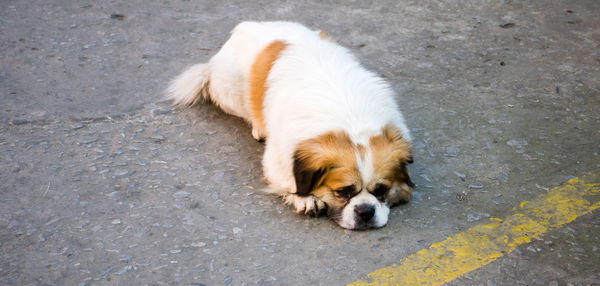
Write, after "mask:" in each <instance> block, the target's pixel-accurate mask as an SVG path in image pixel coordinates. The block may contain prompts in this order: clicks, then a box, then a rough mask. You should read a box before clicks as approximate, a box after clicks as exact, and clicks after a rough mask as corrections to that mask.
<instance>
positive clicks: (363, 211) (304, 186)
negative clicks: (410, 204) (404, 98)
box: [294, 125, 414, 229]
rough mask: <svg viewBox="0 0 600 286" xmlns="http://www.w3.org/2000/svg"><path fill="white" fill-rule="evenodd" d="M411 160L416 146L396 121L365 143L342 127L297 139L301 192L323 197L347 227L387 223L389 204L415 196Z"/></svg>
mask: <svg viewBox="0 0 600 286" xmlns="http://www.w3.org/2000/svg"><path fill="white" fill-rule="evenodd" d="M409 163H412V156H411V145H410V143H408V142H407V141H405V140H404V139H402V135H401V133H400V131H399V130H398V129H396V128H395V127H393V126H391V125H388V126H386V127H384V128H383V129H382V130H381V133H380V134H378V135H376V136H372V137H370V138H369V142H368V144H365V145H361V144H355V143H353V142H352V140H351V139H350V137H349V136H348V135H347V134H346V133H345V132H343V131H338V132H329V133H326V134H323V135H321V136H319V137H316V138H313V139H309V140H306V141H303V142H301V143H300V144H298V146H297V148H296V152H295V154H294V176H295V180H296V193H297V194H298V195H303V196H306V195H309V194H311V195H313V196H316V197H317V198H319V199H321V200H322V201H323V202H324V203H326V204H327V215H328V216H329V217H331V218H332V219H333V220H334V221H336V222H337V223H338V224H339V225H340V226H341V227H343V228H348V229H361V228H368V227H382V226H384V225H385V224H386V223H387V220H388V214H389V211H390V207H391V206H393V205H395V204H398V203H401V202H405V201H407V200H409V199H410V198H411V196H412V188H413V186H414V185H413V183H412V182H411V180H410V177H409V176H408V172H407V169H406V164H409Z"/></svg>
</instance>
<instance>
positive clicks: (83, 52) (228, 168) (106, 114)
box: [0, 0, 600, 285]
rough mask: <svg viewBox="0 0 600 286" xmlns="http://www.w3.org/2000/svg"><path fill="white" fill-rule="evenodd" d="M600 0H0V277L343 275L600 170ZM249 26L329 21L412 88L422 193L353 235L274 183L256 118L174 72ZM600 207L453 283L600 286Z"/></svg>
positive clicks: (165, 281) (113, 280)
mask: <svg viewBox="0 0 600 286" xmlns="http://www.w3.org/2000/svg"><path fill="white" fill-rule="evenodd" d="M599 13H600V2H599V1H595V0H582V1H541V0H540V1H510V0H505V1H479V2H477V3H466V2H465V1H458V0H450V1H354V2H351V1H319V2H317V3H307V2H305V1H281V2H280V1H260V2H257V3H256V2H255V1H214V0H210V1H180V0H171V1H168V0H165V1H142V0H131V1H59V0H52V1H48V0H30V1H7V0H4V1H1V3H0V26H1V27H2V28H0V162H1V163H2V165H1V167H0V182H2V183H1V184H0V191H1V195H0V254H1V257H0V284H1V285H145V284H149V285H172V284H173V285H175V284H178V285H342V284H344V283H348V282H352V281H354V280H356V279H359V278H360V277H362V276H363V275H365V274H367V273H369V272H371V271H373V270H376V269H378V268H381V267H384V266H388V265H390V264H392V263H394V262H396V261H398V260H399V259H401V258H402V257H405V256H407V255H409V254H411V253H414V252H416V251H417V250H419V249H421V248H424V247H427V246H428V245H430V244H431V243H434V242H437V241H440V240H443V239H445V238H446V237H448V236H452V235H454V234H456V233H459V232H462V231H464V230H466V229H468V228H469V227H471V226H474V225H477V224H479V223H485V222H487V221H488V217H490V216H492V217H503V216H504V215H505V214H506V212H507V211H508V210H509V209H510V208H512V207H513V206H515V205H517V204H518V203H520V202H521V201H524V200H529V199H532V198H534V197H535V196H537V195H538V194H540V193H544V192H545V191H546V190H547V189H548V188H551V187H553V186H556V185H559V184H561V183H562V182H564V181H566V180H568V179H569V178H572V177H578V176H582V175H583V174H585V173H587V172H596V173H597V172H598V171H595V170H597V169H598V168H600V163H599V158H600V157H599V155H598V153H599V152H600V144H598V141H599V140H600V131H599V130H600V128H599V126H600V125H599V123H600V112H599V110H600V96H599V93H600V53H599V50H600V29H599V28H598V27H600V17H598V15H599ZM242 20H293V21H299V22H302V23H304V24H306V25H308V26H310V27H312V28H321V29H324V30H325V31H327V32H328V33H329V34H330V35H332V36H333V37H334V38H335V39H337V40H338V42H340V43H341V44H343V45H345V46H347V47H350V48H351V49H352V50H353V51H354V52H355V53H356V55H357V56H358V57H359V58H360V59H361V61H362V62H363V63H364V65H365V66H366V67H368V68H370V69H372V70H374V71H376V72H377V73H379V74H380V75H382V76H383V77H385V78H386V79H387V80H388V81H389V82H390V83H391V84H392V85H393V87H394V89H395V90H396V91H397V93H398V98H397V100H398V102H399V103H400V104H401V106H402V109H403V111H404V114H405V116H406V119H407V121H408V123H409V126H410V128H411V130H412V131H413V134H414V137H415V141H414V146H415V164H413V165H411V166H410V171H411V173H412V176H413V178H414V179H413V180H414V181H415V183H416V184H417V187H416V189H415V196H414V200H413V201H412V202H410V203H409V204H406V205H403V206H400V207H397V208H395V209H393V211H392V212H391V214H390V221H389V224H388V225H387V226H386V227H385V228H382V229H378V230H370V231H346V230H343V229H341V228H339V227H338V226H337V225H336V224H335V223H333V222H331V221H329V220H328V219H327V218H317V219H314V218H307V217H304V216H299V215H296V214H295V213H294V212H293V211H292V209H291V208H290V207H287V206H284V205H282V203H281V201H280V199H279V198H277V197H272V196H269V195H265V194H262V193H261V192H260V191H259V189H260V188H262V187H264V186H265V183H264V182H263V180H262V179H261V167H260V158H261V153H262V151H263V145H262V144H261V143H258V142H255V141H254V140H253V139H252V137H251V135H250V130H249V128H248V126H247V124H246V123H244V122H243V121H241V120H240V119H237V118H234V117H231V116H228V115H225V114H224V113H223V112H221V111H220V110H218V109H217V108H215V107H214V106H211V105H209V104H205V105H201V106H199V107H198V108H196V109H192V110H172V109H171V108H170V107H169V106H168V104H166V103H162V102H160V101H161V92H162V90H163V89H164V88H165V87H166V85H167V83H168V80H169V79H170V78H172V77H173V76H175V75H177V74H178V73H179V72H181V71H182V70H183V69H184V68H185V67H186V66H188V65H191V64H193V63H198V62H204V61H206V60H207V59H208V58H209V57H210V56H211V55H212V54H214V53H215V52H216V51H217V50H218V48H219V46H220V45H221V44H222V43H223V42H224V41H225V40H226V39H227V37H228V32H229V30H230V29H231V28H232V27H233V26H235V24H237V23H238V22H239V21H242ZM599 248H600V215H599V214H598V212H596V213H593V214H591V215H587V216H584V217H582V218H580V219H579V220H577V221H576V222H574V223H572V224H570V225H568V226H566V227H564V228H562V229H559V230H555V231H552V232H549V233H547V234H546V235H545V236H544V237H543V239H540V240H538V241H535V242H533V243H531V244H527V245H523V246H521V247H519V249H518V250H516V251H515V252H513V253H511V254H510V255H508V256H506V257H503V258H501V259H499V260H498V261H496V262H494V263H491V264H489V265H488V266H485V267H483V268H481V269H478V270H476V271H474V272H472V273H469V274H467V275H465V276H464V277H461V278H459V279H458V280H455V281H453V282H451V283H450V284H451V285H471V284H473V285H600V267H599V266H598V265H600V249H599Z"/></svg>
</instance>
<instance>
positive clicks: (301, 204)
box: [284, 194, 327, 216]
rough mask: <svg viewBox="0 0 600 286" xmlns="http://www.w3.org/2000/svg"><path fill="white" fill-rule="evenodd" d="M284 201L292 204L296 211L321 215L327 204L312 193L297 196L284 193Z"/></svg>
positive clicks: (310, 214)
mask: <svg viewBox="0 0 600 286" xmlns="http://www.w3.org/2000/svg"><path fill="white" fill-rule="evenodd" d="M284 201H285V203H286V204H289V205H292V206H294V208H295V209H296V213H299V214H300V213H304V214H306V215H309V216H318V215H321V214H323V213H324V212H325V210H326V209H327V205H326V204H325V203H324V202H323V201H321V200H320V199H319V198H317V197H315V196H313V195H308V196H299V195H296V194H288V195H285V197H284Z"/></svg>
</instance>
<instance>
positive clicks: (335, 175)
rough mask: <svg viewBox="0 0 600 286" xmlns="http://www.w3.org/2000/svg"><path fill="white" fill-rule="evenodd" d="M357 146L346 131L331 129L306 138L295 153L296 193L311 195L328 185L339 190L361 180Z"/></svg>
mask: <svg viewBox="0 0 600 286" xmlns="http://www.w3.org/2000/svg"><path fill="white" fill-rule="evenodd" d="M355 152H356V146H355V145H354V144H353V143H352V141H351V140H350V136H348V134H346V133H345V132H343V131H335V132H328V133H325V134H323V135H320V136H318V137H315V138H312V139H308V140H305V141H303V142H301V143H300V144H298V145H297V147H296V152H295V153H294V178H295V180H296V193H298V194H299V195H308V194H310V193H311V192H312V191H313V190H315V189H317V188H319V187H320V186H321V185H324V184H326V185H327V186H328V188H330V189H335V188H337V187H343V186H345V185H352V184H356V182H357V180H360V173H359V172H358V168H357V163H356V155H355Z"/></svg>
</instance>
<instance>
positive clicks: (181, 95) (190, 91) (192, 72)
mask: <svg viewBox="0 0 600 286" xmlns="http://www.w3.org/2000/svg"><path fill="white" fill-rule="evenodd" d="M209 76H210V66H209V64H207V63H205V64H197V65H193V66H191V67H189V68H188V69H187V70H185V71H184V72H183V73H182V74H180V75H178V76H177V77H176V78H174V79H173V80H171V83H170V84H169V87H168V88H167V90H166V91H165V94H166V98H167V99H168V100H172V101H173V104H174V105H180V106H192V105H195V104H196V103H198V102H199V101H200V100H202V99H206V98H208V97H209V92H208V85H209Z"/></svg>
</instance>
